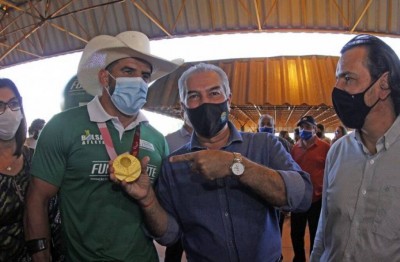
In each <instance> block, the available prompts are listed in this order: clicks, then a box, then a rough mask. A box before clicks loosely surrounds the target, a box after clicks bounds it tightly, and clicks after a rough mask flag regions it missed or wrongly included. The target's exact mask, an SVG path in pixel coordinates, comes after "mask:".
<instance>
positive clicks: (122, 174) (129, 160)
mask: <svg viewBox="0 0 400 262" xmlns="http://www.w3.org/2000/svg"><path fill="white" fill-rule="evenodd" d="M113 167H114V174H115V176H116V177H117V178H118V179H119V180H120V181H126V182H132V181H135V180H136V179H137V178H138V177H139V176H140V172H141V171H142V168H141V166H140V161H139V160H138V159H137V158H136V157H134V156H132V155H131V154H128V153H125V154H122V155H119V156H117V158H115V160H114V162H113Z"/></svg>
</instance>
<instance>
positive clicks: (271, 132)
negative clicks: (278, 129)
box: [258, 126, 274, 134]
mask: <svg viewBox="0 0 400 262" xmlns="http://www.w3.org/2000/svg"><path fill="white" fill-rule="evenodd" d="M258 130H259V131H260V132H264V133H270V134H273V133H274V128H273V127H267V126H263V127H260V128H259V129H258Z"/></svg>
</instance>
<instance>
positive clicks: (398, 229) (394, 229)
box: [373, 185, 400, 240]
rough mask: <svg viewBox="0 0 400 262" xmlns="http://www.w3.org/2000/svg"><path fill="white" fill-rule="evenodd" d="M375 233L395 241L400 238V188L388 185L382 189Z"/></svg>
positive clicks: (374, 226) (375, 222)
mask: <svg viewBox="0 0 400 262" xmlns="http://www.w3.org/2000/svg"><path fill="white" fill-rule="evenodd" d="M373 232H374V233H375V234H377V235H380V236H383V237H386V238H388V239H393V240H394V239H398V238H399V237H400V187H397V186H389V185H386V186H383V187H382V188H381V190H380V192H379V202H378V205H377V210H376V214H375V219H374V224H373Z"/></svg>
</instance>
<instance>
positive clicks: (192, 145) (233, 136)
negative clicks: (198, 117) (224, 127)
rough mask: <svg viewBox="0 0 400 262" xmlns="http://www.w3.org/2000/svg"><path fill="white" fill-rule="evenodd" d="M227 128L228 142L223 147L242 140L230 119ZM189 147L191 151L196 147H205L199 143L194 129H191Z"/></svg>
mask: <svg viewBox="0 0 400 262" xmlns="http://www.w3.org/2000/svg"><path fill="white" fill-rule="evenodd" d="M228 128H229V130H230V135H229V139H228V143H226V145H225V146H224V147H227V146H229V145H230V144H232V143H233V142H236V141H240V142H242V141H243V138H242V135H241V134H240V132H239V131H238V130H237V129H236V127H235V126H234V125H233V124H232V123H231V122H230V121H228ZM190 149H191V150H192V151H193V150H196V149H205V147H204V146H202V145H200V143H199V140H198V138H197V134H196V132H195V131H193V135H192V139H191V142H190Z"/></svg>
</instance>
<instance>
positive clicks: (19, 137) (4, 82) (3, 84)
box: [0, 78, 26, 157]
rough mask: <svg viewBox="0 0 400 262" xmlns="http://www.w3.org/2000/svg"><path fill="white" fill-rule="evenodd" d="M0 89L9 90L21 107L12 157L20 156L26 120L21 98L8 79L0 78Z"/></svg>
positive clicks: (24, 137) (24, 136) (15, 87)
mask: <svg viewBox="0 0 400 262" xmlns="http://www.w3.org/2000/svg"><path fill="white" fill-rule="evenodd" d="M0 88H9V89H11V90H12V92H13V93H14V95H15V97H16V98H17V99H18V102H19V104H20V106H21V113H22V117H23V118H22V120H21V123H20V124H19V127H18V129H17V132H16V133H15V141H16V143H17V148H16V149H15V152H14V155H15V156H18V157H19V156H20V155H21V154H22V149H23V147H24V143H25V140H26V118H25V113H24V107H23V106H22V97H21V95H20V93H19V91H18V88H17V86H16V85H15V84H14V82H13V81H11V80H10V79H8V78H0Z"/></svg>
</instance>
